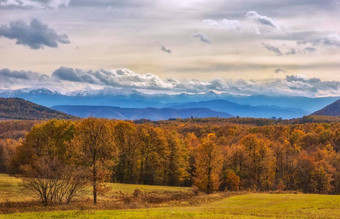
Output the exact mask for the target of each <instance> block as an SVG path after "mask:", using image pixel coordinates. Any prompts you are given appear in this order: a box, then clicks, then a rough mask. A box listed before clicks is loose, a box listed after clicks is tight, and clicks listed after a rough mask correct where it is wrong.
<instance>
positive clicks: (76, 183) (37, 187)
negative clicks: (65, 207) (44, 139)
mask: <svg viewBox="0 0 340 219" xmlns="http://www.w3.org/2000/svg"><path fill="white" fill-rule="evenodd" d="M22 170H23V172H24V175H25V178H24V180H23V185H24V187H25V188H27V189H29V190H31V191H32V192H33V193H35V194H36V195H37V196H38V197H39V198H40V200H41V202H42V203H43V204H44V205H45V206H47V205H49V204H53V203H66V204H68V203H70V202H71V201H72V199H73V198H74V197H76V196H78V195H80V194H81V193H82V192H83V191H84V187H85V185H86V180H85V179H86V175H87V173H86V171H84V170H83V169H81V168H79V167H75V166H73V165H67V164H65V163H62V162H60V161H59V160H57V159H56V158H53V159H50V158H47V157H43V158H40V159H38V160H37V161H35V162H33V163H32V164H30V165H25V166H23V167H22Z"/></svg>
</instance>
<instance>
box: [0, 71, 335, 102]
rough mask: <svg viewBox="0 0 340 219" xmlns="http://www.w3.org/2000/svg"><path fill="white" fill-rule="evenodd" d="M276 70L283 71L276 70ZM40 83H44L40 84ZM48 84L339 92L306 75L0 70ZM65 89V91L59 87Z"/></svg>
mask: <svg viewBox="0 0 340 219" xmlns="http://www.w3.org/2000/svg"><path fill="white" fill-rule="evenodd" d="M275 72H277V73H279V72H286V71H285V70H284V69H276V70H275ZM42 82H43V83H42ZM18 84H20V85H21V86H25V87H27V86H31V87H34V86H41V85H44V86H45V87H46V86H49V87H46V88H53V89H54V90H58V87H59V90H60V89H65V88H70V87H73V88H74V89H77V90H78V88H79V87H88V85H94V86H99V87H113V88H119V89H135V90H138V91H140V92H145V93H148V92H150V91H152V92H153V93H156V94H160V93H196V94H198V93H207V92H209V91H215V92H219V93H226V94H232V95H258V94H261V95H295V96H329V95H332V96H336V95H340V82H339V81H322V80H321V79H319V78H309V77H307V76H305V75H301V74H297V75H286V76H285V78H274V79H266V80H226V79H213V80H210V81H204V80H197V79H192V80H177V79H174V78H170V79H161V78H159V77H158V76H157V75H155V74H151V73H147V74H138V73H135V72H133V71H130V70H128V69H107V70H104V69H100V70H88V71H86V70H81V69H74V68H67V67H60V68H58V69H57V70H55V71H54V72H53V74H52V76H47V75H44V74H39V73H35V72H31V71H11V70H9V69H2V70H0V86H1V87H6V88H10V87H13V86H14V85H15V86H17V85H18ZM60 91H61V92H62V91H65V90H60Z"/></svg>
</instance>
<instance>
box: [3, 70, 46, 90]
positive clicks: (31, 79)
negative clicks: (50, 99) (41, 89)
mask: <svg viewBox="0 0 340 219" xmlns="http://www.w3.org/2000/svg"><path fill="white" fill-rule="evenodd" d="M49 80H50V77H49V76H48V75H45V74H40V73H37V72H33V71H11V70H9V69H7V68H4V69H0V86H1V87H3V88H14V87H15V88H18V87H16V86H19V87H20V86H24V87H26V86H34V85H38V84H41V83H42V85H47V86H48V85H49V83H48V81H49Z"/></svg>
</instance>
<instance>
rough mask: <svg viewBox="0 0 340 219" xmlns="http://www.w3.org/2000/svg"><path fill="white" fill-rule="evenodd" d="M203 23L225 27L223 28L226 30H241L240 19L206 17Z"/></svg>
mask: <svg viewBox="0 0 340 219" xmlns="http://www.w3.org/2000/svg"><path fill="white" fill-rule="evenodd" d="M203 23H205V24H207V25H209V26H210V27H218V28H223V29H226V30H240V29H241V23H240V21H238V20H228V19H222V20H213V19H205V20H203Z"/></svg>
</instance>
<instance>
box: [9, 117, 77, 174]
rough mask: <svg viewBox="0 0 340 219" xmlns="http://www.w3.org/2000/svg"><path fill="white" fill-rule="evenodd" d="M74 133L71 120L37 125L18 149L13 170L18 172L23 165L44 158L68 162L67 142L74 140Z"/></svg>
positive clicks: (13, 159)
mask: <svg viewBox="0 0 340 219" xmlns="http://www.w3.org/2000/svg"><path fill="white" fill-rule="evenodd" d="M73 132H74V123H73V122H72V121H69V120H50V121H47V122H44V123H41V124H37V125H35V126H34V127H33V128H32V130H31V131H30V132H28V133H27V135H26V137H25V139H24V141H23V142H22V144H21V145H19V146H18V147H17V148H16V152H15V154H14V156H13V157H12V159H11V169H12V170H13V171H14V172H18V171H19V169H20V166H21V165H26V164H30V163H32V162H33V161H35V160H37V159H38V158H40V157H43V156H48V157H50V158H51V159H54V158H57V159H59V160H60V161H66V160H67V159H68V158H67V157H66V153H65V152H66V147H67V142H68V141H70V140H71V139H72V138H73Z"/></svg>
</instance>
